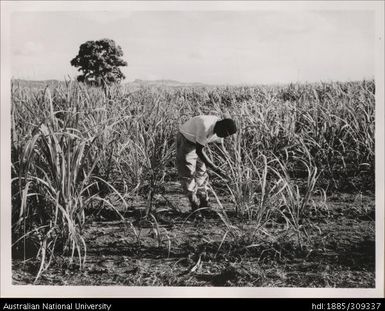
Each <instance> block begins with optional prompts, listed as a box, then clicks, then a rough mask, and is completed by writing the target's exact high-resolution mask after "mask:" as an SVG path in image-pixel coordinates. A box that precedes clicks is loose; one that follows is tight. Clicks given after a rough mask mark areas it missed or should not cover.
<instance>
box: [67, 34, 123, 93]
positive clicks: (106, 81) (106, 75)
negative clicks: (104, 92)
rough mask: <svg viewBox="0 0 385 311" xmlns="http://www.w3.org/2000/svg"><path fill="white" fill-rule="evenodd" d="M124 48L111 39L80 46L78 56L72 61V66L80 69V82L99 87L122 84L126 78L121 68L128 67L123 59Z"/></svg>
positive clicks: (78, 78) (88, 42)
mask: <svg viewBox="0 0 385 311" xmlns="http://www.w3.org/2000/svg"><path fill="white" fill-rule="evenodd" d="M122 56H123V51H122V48H121V47H120V46H119V45H117V44H116V43H115V41H114V40H111V39H101V40H97V41H87V42H85V43H83V44H82V45H80V48H79V53H78V55H77V56H76V57H75V58H74V59H72V60H71V65H72V66H74V67H78V68H79V69H78V70H79V71H81V72H82V74H81V75H79V76H78V77H77V80H78V81H80V82H85V83H88V84H93V85H97V86H106V85H110V84H112V83H120V82H121V80H123V79H124V78H125V76H124V74H123V73H122V71H121V70H120V68H119V67H121V66H127V62H125V61H124V60H123V59H122V58H121V57H122Z"/></svg>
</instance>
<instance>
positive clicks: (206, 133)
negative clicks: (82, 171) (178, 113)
mask: <svg viewBox="0 0 385 311" xmlns="http://www.w3.org/2000/svg"><path fill="white" fill-rule="evenodd" d="M219 120H220V119H219V118H218V117H217V116H203V115H201V116H196V117H193V118H191V119H190V120H188V121H187V122H186V123H184V124H182V125H181V126H180V127H179V131H180V132H181V134H182V135H183V136H184V137H185V138H186V139H187V140H189V141H191V142H192V143H194V144H195V143H199V144H201V145H203V146H206V145H207V144H208V143H222V142H223V138H220V137H218V136H217V135H216V134H214V126H215V123H216V122H217V121H219Z"/></svg>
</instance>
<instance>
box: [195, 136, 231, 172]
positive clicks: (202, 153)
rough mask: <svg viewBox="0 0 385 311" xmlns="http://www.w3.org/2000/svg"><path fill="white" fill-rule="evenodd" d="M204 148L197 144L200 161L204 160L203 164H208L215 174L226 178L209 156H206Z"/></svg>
mask: <svg viewBox="0 0 385 311" xmlns="http://www.w3.org/2000/svg"><path fill="white" fill-rule="evenodd" d="M203 148H204V146H203V145H201V144H200V143H196V152H197V155H198V157H199V159H201V160H202V162H203V163H204V164H206V166H207V167H209V168H211V169H212V170H213V171H214V172H215V173H217V174H218V175H221V176H223V177H226V176H224V173H223V171H222V170H221V169H220V168H219V167H218V166H216V165H215V164H214V163H213V162H212V161H211V160H210V159H209V158H208V156H207V155H206V153H205V151H204V149H203Z"/></svg>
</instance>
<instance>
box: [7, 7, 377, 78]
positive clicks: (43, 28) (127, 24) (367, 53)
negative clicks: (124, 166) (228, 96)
mask: <svg viewBox="0 0 385 311" xmlns="http://www.w3.org/2000/svg"><path fill="white" fill-rule="evenodd" d="M374 31H375V24H374V14H373V12H372V11H365V10H355V11H353V10H339V11H337V10H334V11H332V10H318V11H317V10H271V11H269V10H263V11H261V10H248V11H235V10H234V11H231V10H230V11H195V10H194V11H188V10H184V11H177V10H175V11H172V10H170V11H148V10H147V11H45V12H44V11H32V12H13V13H12V15H11V19H10V38H11V39H10V52H11V74H12V77H13V78H21V79H31V80H46V79H59V80H63V79H64V78H68V77H71V78H73V77H76V75H77V69H76V68H74V67H71V65H70V61H71V59H72V58H74V57H75V56H76V55H77V53H78V51H79V46H80V45H81V44H82V43H84V42H86V41H88V40H99V39H102V38H109V39H113V40H115V42H116V43H117V44H118V45H120V46H121V47H122V49H123V53H124V55H123V59H124V60H125V61H127V63H128V66H127V67H123V68H122V71H123V73H124V74H125V75H126V80H125V81H126V82H130V81H133V80H135V79H142V80H157V79H171V80H178V81H182V82H202V83H210V84H254V83H287V82H305V81H307V82H315V81H348V80H360V79H370V78H373V77H374V72H375V68H374V66H375V64H374V59H375V55H374V51H375V49H374V44H375V33H374Z"/></svg>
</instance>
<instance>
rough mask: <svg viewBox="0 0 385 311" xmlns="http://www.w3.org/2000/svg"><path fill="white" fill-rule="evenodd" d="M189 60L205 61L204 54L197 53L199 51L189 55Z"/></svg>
mask: <svg viewBox="0 0 385 311" xmlns="http://www.w3.org/2000/svg"><path fill="white" fill-rule="evenodd" d="M189 58H190V59H193V60H203V59H204V57H203V54H202V53H201V52H197V51H194V52H191V53H190V54H189Z"/></svg>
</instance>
